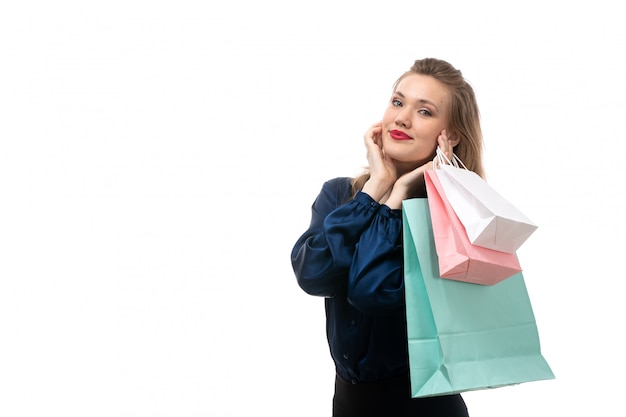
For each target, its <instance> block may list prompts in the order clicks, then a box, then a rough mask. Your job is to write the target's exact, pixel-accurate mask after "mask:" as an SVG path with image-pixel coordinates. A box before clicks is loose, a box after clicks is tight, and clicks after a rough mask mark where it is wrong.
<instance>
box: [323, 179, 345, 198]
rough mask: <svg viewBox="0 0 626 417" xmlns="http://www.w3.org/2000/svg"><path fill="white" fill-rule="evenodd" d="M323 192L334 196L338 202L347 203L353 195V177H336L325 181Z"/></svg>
mask: <svg viewBox="0 0 626 417" xmlns="http://www.w3.org/2000/svg"><path fill="white" fill-rule="evenodd" d="M322 193H323V194H325V195H327V196H328V197H329V198H331V196H332V198H333V200H335V202H336V203H338V204H341V203H345V202H346V201H347V200H349V199H350V197H351V196H352V178H350V177H335V178H332V179H329V180H327V181H326V182H324V185H323V187H322Z"/></svg>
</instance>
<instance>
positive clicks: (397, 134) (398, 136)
mask: <svg viewBox="0 0 626 417" xmlns="http://www.w3.org/2000/svg"><path fill="white" fill-rule="evenodd" d="M389 135H390V136H391V138H392V139H395V140H411V137H410V136H409V135H407V134H406V133H404V132H402V131H400V130H392V131H390V132H389Z"/></svg>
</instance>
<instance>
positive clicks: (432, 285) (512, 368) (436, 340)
mask: <svg viewBox="0 0 626 417" xmlns="http://www.w3.org/2000/svg"><path fill="white" fill-rule="evenodd" d="M402 216H403V234H404V235H403V240H404V286H405V292H406V319H407V334H408V349H409V366H410V379H411V393H412V396H413V397H427V396H436V395H445V394H452V393H460V392H465V391H472V390H480V389H487V388H496V387H501V386H507V385H514V384H520V383H525V382H530V381H540V380H548V379H553V378H554V374H553V372H552V370H551V369H550V366H549V365H548V363H547V361H546V360H545V358H544V357H543V355H542V353H541V347H540V341H539V334H538V330H537V324H536V321H535V317H534V313H533V310H532V306H531V303H530V299H529V296H528V292H527V289H526V285H525V282H524V277H523V274H522V273H521V272H518V273H517V274H516V275H514V276H512V277H510V278H508V279H506V280H504V281H502V282H500V283H498V284H496V285H490V286H486V285H475V284H471V283H466V282H462V281H456V280H450V279H442V278H440V276H439V275H440V274H439V268H438V261H437V254H436V252H435V242H434V237H433V233H432V224H431V220H430V211H429V208H428V201H427V199H425V198H416V199H409V200H405V201H404V202H403V206H402Z"/></svg>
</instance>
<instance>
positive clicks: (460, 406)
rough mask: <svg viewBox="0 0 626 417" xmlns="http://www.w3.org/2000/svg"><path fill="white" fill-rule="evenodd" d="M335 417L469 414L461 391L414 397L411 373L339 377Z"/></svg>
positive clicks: (465, 416)
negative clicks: (363, 379) (363, 380)
mask: <svg viewBox="0 0 626 417" xmlns="http://www.w3.org/2000/svg"><path fill="white" fill-rule="evenodd" d="M333 417H469V414H468V413H467V407H466V406H465V401H463V398H462V397H461V395H460V394H454V395H442V396H437V397H425V398H411V388H410V379H409V374H408V373H407V374H403V375H401V376H398V377H394V378H392V379H389V380H385V381H381V382H375V383H368V384H353V383H351V382H349V381H345V380H343V379H342V378H341V377H339V376H337V377H336V378H335V396H334V398H333Z"/></svg>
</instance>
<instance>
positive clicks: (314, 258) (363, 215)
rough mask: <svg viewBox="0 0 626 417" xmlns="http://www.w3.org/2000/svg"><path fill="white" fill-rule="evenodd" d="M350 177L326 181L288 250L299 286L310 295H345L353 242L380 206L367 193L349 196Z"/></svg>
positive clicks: (357, 239) (355, 242)
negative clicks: (303, 229) (301, 231)
mask: <svg viewBox="0 0 626 417" xmlns="http://www.w3.org/2000/svg"><path fill="white" fill-rule="evenodd" d="M349 187H350V184H349V179H335V180H331V181H328V182H326V183H325V184H324V186H323V187H322V190H321V192H320V194H319V195H318V197H317V198H316V200H315V202H314V203H313V206H312V208H311V211H312V217H311V223H310V226H309V228H308V229H307V231H306V232H305V233H304V234H303V235H302V236H301V237H300V238H299V239H298V241H297V242H296V244H295V245H294V247H293V250H292V252H291V263H292V266H293V270H294V272H295V275H296V278H297V280H298V284H299V285H300V287H301V288H302V289H303V290H304V291H306V292H307V293H309V294H311V295H317V296H324V297H333V296H335V295H337V294H345V293H346V290H347V285H348V272H349V270H350V266H351V265H352V262H353V256H354V253H355V249H356V244H357V242H358V241H359V238H360V237H361V234H362V233H363V232H364V231H365V230H366V229H367V227H368V226H369V225H370V223H371V221H372V218H373V217H374V215H375V213H376V212H377V211H378V209H379V208H380V205H379V204H378V203H376V202H374V201H373V200H372V199H371V198H370V197H369V196H368V195H367V194H363V193H358V194H357V195H356V196H355V198H353V199H351V200H349V201H348V202H345V200H346V199H348V198H349V197H350V188H349Z"/></svg>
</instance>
